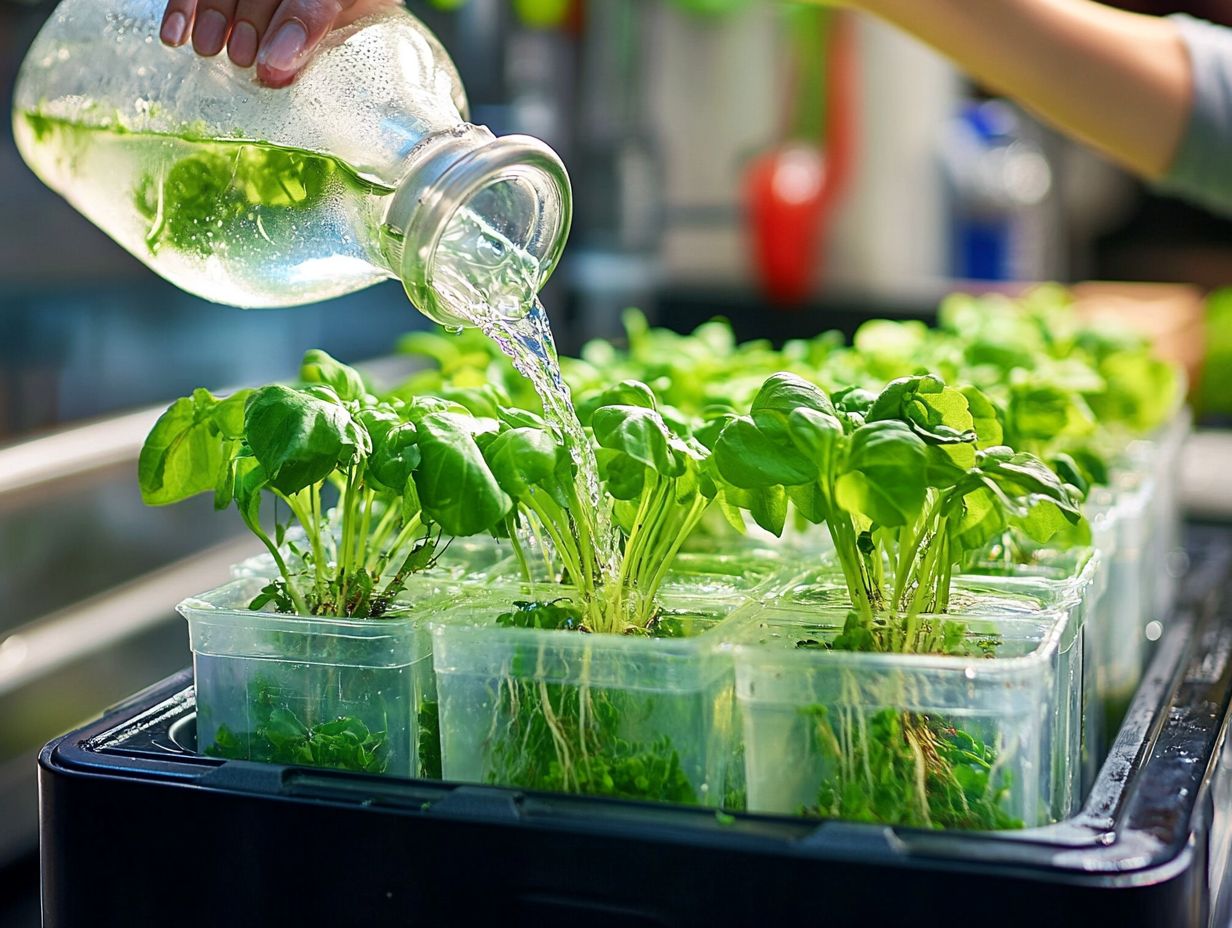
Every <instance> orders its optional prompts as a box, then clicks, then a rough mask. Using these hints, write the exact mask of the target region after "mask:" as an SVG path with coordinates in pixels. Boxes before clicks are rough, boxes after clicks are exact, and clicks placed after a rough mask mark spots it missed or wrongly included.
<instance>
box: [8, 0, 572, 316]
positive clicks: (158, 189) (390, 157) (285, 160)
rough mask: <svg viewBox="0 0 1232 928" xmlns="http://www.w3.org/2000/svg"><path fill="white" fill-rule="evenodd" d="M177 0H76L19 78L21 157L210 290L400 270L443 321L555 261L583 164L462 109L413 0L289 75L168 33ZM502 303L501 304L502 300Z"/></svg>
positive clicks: (287, 290) (98, 219)
mask: <svg viewBox="0 0 1232 928" xmlns="http://www.w3.org/2000/svg"><path fill="white" fill-rule="evenodd" d="M165 7H166V3H165V2H164V0H63V2H62V3H61V4H60V5H59V7H57V9H56V10H55V12H54V13H53V14H52V16H51V17H50V19H48V21H47V24H46V25H45V26H44V27H43V29H42V30H41V31H40V32H39V34H38V37H37V38H36V39H35V41H34V43H33V45H32V46H31V49H30V52H29V54H28V56H27V57H26V60H25V63H24V64H23V65H22V68H21V72H20V75H19V77H18V81H17V85H16V91H15V99H14V106H13V129H14V135H15V138H16V141H17V146H18V149H19V150H20V151H21V154H22V157H23V158H24V159H25V161H26V163H27V164H28V165H30V167H31V168H32V169H33V170H34V172H35V173H36V174H38V176H39V177H40V178H41V179H42V180H43V181H44V182H45V183H47V184H48V186H50V187H51V188H52V189H54V190H55V191H57V192H58V193H60V194H62V195H63V196H64V197H65V198H66V199H67V200H68V201H69V202H70V203H71V204H72V205H73V206H75V207H76V208H77V209H79V210H80V211H81V212H82V213H83V214H85V216H86V217H87V218H89V219H90V220H91V221H92V222H94V223H95V224H96V225H98V226H99V227H100V228H102V229H103V230H104V231H105V232H106V233H107V234H108V235H110V236H111V237H112V238H114V239H115V240H116V241H117V242H119V243H120V244H121V245H122V246H123V247H124V248H126V249H127V250H128V251H129V252H131V253H132V254H133V255H134V256H135V257H136V258H138V259H139V260H141V261H142V262H144V263H145V264H147V265H148V266H149V267H150V268H152V269H153V270H154V271H156V272H157V273H159V274H161V275H162V276H163V277H165V278H167V279H168V280H170V281H171V282H172V283H174V284H176V285H177V286H179V287H181V288H183V289H184V290H187V291H189V292H190V293H195V294H197V295H198V296H201V297H203V298H204V299H207V300H212V301H215V302H221V303H229V304H231V305H235V306H294V305H298V304H302V303H308V302H314V301H317V300H323V299H328V298H330V297H335V296H340V295H342V294H344V293H350V292H352V291H355V290H359V289H362V288H364V287H367V286H370V285H372V284H374V283H378V282H379V281H382V280H384V279H386V278H390V277H395V278H400V279H401V280H402V282H403V284H404V285H405V286H406V289H407V293H408V295H409V296H410V298H411V301H412V302H413V303H414V304H415V305H416V306H417V307H418V308H419V309H420V310H421V311H422V312H423V313H424V314H426V315H428V316H429V317H431V318H432V319H434V320H436V321H437V322H441V323H443V324H446V325H463V324H467V323H468V321H470V320H469V319H468V318H465V317H462V316H459V315H458V312H457V309H456V306H455V305H454V304H453V303H452V302H451V298H448V297H445V296H442V293H443V292H446V293H447V292H448V291H450V290H452V289H454V288H456V287H457V286H458V285H459V284H460V283H462V282H465V283H467V284H468V286H469V285H473V287H474V289H476V290H478V291H479V296H480V297H481V298H482V299H484V300H486V301H487V302H488V305H490V306H493V307H497V306H498V305H500V306H501V307H504V306H505V303H506V301H507V299H513V298H516V299H517V300H518V305H517V307H510V312H509V313H508V314H509V315H522V314H524V313H525V312H526V311H527V310H528V309H529V307H528V306H527V305H525V301H526V300H527V299H528V298H533V297H534V295H535V294H536V293H538V291H539V289H540V288H541V287H542V285H543V283H544V282H545V281H546V280H547V278H548V276H549V275H550V274H551V272H552V270H553V269H554V268H555V266H556V263H557V261H558V260H559V257H560V254H561V251H562V249H563V247H564V243H565V239H566V237H567V235H568V231H569V224H570V217H571V209H572V206H571V191H570V186H569V179H568V176H567V174H566V172H565V169H564V166H563V165H562V164H561V162H560V159H559V158H558V157H557V156H556V155H555V153H553V152H552V151H551V150H550V149H549V148H548V147H547V146H546V145H544V144H543V143H542V142H539V141H537V140H535V139H531V138H527V137H523V136H508V137H505V138H500V139H498V138H495V137H494V136H493V135H492V133H491V132H489V131H488V130H487V129H484V128H481V127H478V126H474V125H470V124H469V123H467V122H466V121H465V120H466V115H467V103H466V96H465V93H464V92H463V89H462V85H461V82H460V80H459V78H458V74H457V71H456V70H455V68H454V66H453V64H452V62H451V61H450V60H449V56H448V55H447V54H446V52H445V51H444V49H443V48H442V47H441V45H440V43H439V42H438V41H437V40H436V38H435V37H434V36H432V35H431V33H429V32H428V30H427V29H426V28H425V27H424V26H423V24H422V23H420V22H419V20H417V19H416V18H415V17H414V16H412V15H411V14H410V13H408V12H407V11H406V10H405V9H403V8H402V7H401V6H397V5H389V6H388V7H386V8H384V9H383V10H382V11H381V12H379V13H376V14H373V15H371V16H369V17H366V18H364V19H361V20H359V21H358V22H356V23H354V24H352V25H350V26H348V27H346V28H344V29H339V30H336V31H335V32H333V33H332V34H331V35H330V36H329V37H327V39H326V40H325V42H324V43H323V45H322V46H321V49H320V51H319V52H318V54H316V55H315V56H314V57H313V60H312V61H311V62H309V63H308V65H307V66H306V67H305V68H304V69H303V71H302V73H301V74H300V75H299V76H298V78H297V79H296V80H295V82H294V83H293V84H292V85H291V86H290V87H288V88H284V89H279V90H273V89H270V88H266V87H262V86H260V85H258V84H257V83H256V81H255V80H254V78H253V76H252V73H251V71H242V70H240V69H238V68H236V67H235V66H234V65H232V64H231V62H230V61H228V60H227V58H226V56H225V55H221V56H217V57H215V58H202V57H200V56H198V55H196V54H194V53H193V50H192V49H191V48H187V47H182V48H168V47H166V46H164V45H163V44H162V43H161V42H160V41H159V27H160V23H161V19H162V13H163V10H164V9H165ZM501 311H502V312H504V309H503V308H502V309H501Z"/></svg>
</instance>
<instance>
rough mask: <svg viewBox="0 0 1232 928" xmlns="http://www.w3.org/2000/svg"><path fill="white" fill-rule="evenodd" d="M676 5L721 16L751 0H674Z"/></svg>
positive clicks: (744, 5)
mask: <svg viewBox="0 0 1232 928" xmlns="http://www.w3.org/2000/svg"><path fill="white" fill-rule="evenodd" d="M674 2H675V4H676V6H678V7H681V8H682V9H685V10H688V11H689V12H690V13H705V14H707V15H713V16H721V15H723V14H724V13H732V12H735V11H736V10H739V9H743V8H744V7H746V6H748V5H749V0H674Z"/></svg>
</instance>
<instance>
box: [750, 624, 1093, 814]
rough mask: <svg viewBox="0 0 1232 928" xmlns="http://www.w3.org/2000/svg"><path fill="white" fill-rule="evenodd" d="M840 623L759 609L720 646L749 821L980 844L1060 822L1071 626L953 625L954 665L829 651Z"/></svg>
mask: <svg viewBox="0 0 1232 928" xmlns="http://www.w3.org/2000/svg"><path fill="white" fill-rule="evenodd" d="M846 618H847V611H846V610H829V611H818V610H808V609H800V608H783V607H770V608H766V609H763V610H760V611H758V612H756V613H753V614H751V615H748V616H746V617H745V618H744V619H743V621H742V622H741V623H740V626H739V628H738V630H736V632H735V634H734V635H733V637H732V641H733V643H734V644H735V649H734V651H735V668H736V694H737V703H738V712H739V715H740V716H741V719H742V723H743V736H744V752H745V772H746V777H747V781H748V806H749V809H750V810H752V811H756V812H772V813H777V814H802V813H803V814H812V815H822V816H826V817H832V816H837V817H848V818H852V817H854V818H857V819H861V820H873V821H881V822H883V823H885V824H913V825H917V826H920V827H942V826H945V827H968V828H971V827H975V828H981V829H989V828H1013V827H1023V826H1024V825H1025V826H1033V825H1042V824H1046V823H1048V822H1051V821H1055V820H1057V819H1058V818H1060V817H1063V816H1065V815H1068V814H1069V813H1070V812H1071V811H1072V808H1073V804H1074V802H1075V800H1076V797H1077V792H1078V788H1079V783H1080V779H1079V777H1080V769H1079V757H1080V753H1079V747H1080V737H1081V715H1080V713H1081V688H1082V679H1081V672H1082V648H1081V636H1080V635H1079V634H1076V632H1075V629H1074V627H1073V625H1072V624H1071V614H1070V613H1069V612H1048V611H1038V612H1036V613H1033V614H1019V615H1012V614H1003V615H985V616H983V617H981V618H978V619H976V618H966V619H964V620H963V621H964V622H965V624H966V625H967V642H968V643H969V650H970V652H971V653H970V656H962V657H948V656H936V655H915V654H898V653H873V652H858V651H832V650H829V649H828V647H827V646H828V645H829V644H830V643H831V642H832V641H833V640H834V639H835V638H836V637H837V636H838V634H839V633H840V632H841V631H842V629H843V624H844V622H845V620H846ZM951 620H952V617H951V616H935V617H929V616H922V617H920V621H933V622H936V623H942V622H946V621H951Z"/></svg>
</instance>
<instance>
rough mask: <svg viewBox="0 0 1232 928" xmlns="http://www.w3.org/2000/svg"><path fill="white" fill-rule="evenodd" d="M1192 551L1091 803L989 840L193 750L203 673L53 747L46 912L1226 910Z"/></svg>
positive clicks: (1223, 565)
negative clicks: (1177, 598) (196, 691)
mask: <svg viewBox="0 0 1232 928" xmlns="http://www.w3.org/2000/svg"><path fill="white" fill-rule="evenodd" d="M1194 537H1195V546H1194V547H1193V549H1192V551H1193V554H1194V558H1193V560H1194V568H1193V570H1192V571H1191V573H1190V576H1189V577H1188V580H1187V582H1186V584H1185V590H1184V595H1183V597H1182V603H1181V606H1180V608H1179V609H1178V611H1177V613H1176V614H1175V615H1174V616H1173V617H1172V618H1171V620H1170V621H1169V622H1168V624H1167V630H1166V632H1165V634H1164V637H1163V639H1162V640H1161V641H1160V642H1159V645H1158V647H1157V649H1156V652H1155V654H1154V656H1153V659H1152V663H1151V665H1150V668H1149V670H1148V673H1147V676H1146V678H1145V680H1144V682H1143V684H1142V686H1141V687H1140V689H1139V692H1138V694H1137V697H1136V698H1135V701H1134V703H1133V705H1132V707H1131V709H1130V712H1129V715H1128V717H1127V719H1126V722H1125V724H1124V726H1123V728H1122V730H1121V732H1120V735H1119V737H1118V739H1117V741H1116V743H1115V745H1114V747H1113V750H1112V752H1111V754H1110V755H1109V757H1108V759H1107V760H1106V762H1105V764H1104V766H1103V768H1102V771H1101V773H1100V775H1099V777H1098V780H1097V782H1096V784H1095V786H1094V788H1093V789H1092V791H1091V793H1090V795H1089V797H1088V799H1087V802H1086V805H1085V807H1084V809H1083V811H1082V812H1081V813H1080V814H1079V815H1077V816H1076V817H1074V818H1072V819H1070V820H1068V821H1065V822H1062V823H1060V824H1058V825H1055V826H1050V827H1048V828H1042V829H1034V830H1029V831H1021V832H1012V833H1009V832H1007V833H998V834H970V833H954V832H949V833H942V832H925V831H915V830H910V829H900V828H884V827H876V826H869V825H856V824H848V823H842V822H818V821H806V820H799V819H787V818H773V817H766V816H755V815H734V816H728V815H725V814H719V815H716V814H715V813H714V812H713V811H702V810H697V809H687V808H677V807H669V806H656V805H650V804H639V803H627V802H614V801H605V800H598V799H583V798H576V797H566V796H557V795H546V794H536V793H528V792H521V791H515V790H505V789H498V788H492V787H479V786H465V785H454V784H442V783H434V782H427V781H416V780H399V779H391V778H380V777H372V776H365V775H359V774H348V773H340V772H339V773H335V772H330V771H319V770H306V769H301V768H293V767H280V766H274V765H261V764H253V763H246V762H239V761H222V760H217V759H214V758H209V757H203V756H199V755H197V754H196V753H194V750H193V747H194V743H195V735H194V728H193V726H194V707H193V693H192V688H191V682H192V681H191V675H190V674H189V673H188V672H187V671H185V672H184V673H181V674H179V675H177V676H175V677H172V678H171V679H169V680H167V681H165V682H164V683H162V684H160V685H159V686H157V687H154V688H152V689H150V690H147V691H146V692H144V693H141V694H140V695H138V696H136V697H134V698H133V699H131V700H130V701H128V702H126V703H124V704H122V705H120V706H117V707H116V708H114V709H113V710H111V711H109V712H108V713H107V714H106V715H104V717H103V718H102V719H100V720H99V721H97V722H95V723H93V724H91V725H88V726H86V727H84V728H82V729H80V730H78V731H75V732H72V733H71V734H68V735H65V736H64V737H62V738H60V739H58V740H56V741H54V742H52V743H51V744H49V745H48V746H47V747H46V748H45V749H44V750H43V752H42V755H41V757H40V772H39V779H40V787H41V790H40V794H41V837H42V881H43V885H42V892H43V907H44V919H45V921H44V924H45V925H46V926H48V928H69V926H72V928H77V926H91V928H94V926H109V925H116V926H124V928H133V926H152V925H169V926H170V925H175V926H210V928H216V926H222V925H226V926H247V925H253V926H257V925H259V926H263V928H272V926H282V925H288V926H291V925H294V926H297V928H307V926H317V925H319V926H329V928H342V926H364V928H383V926H399V928H405V926H411V925H476V924H479V925H482V924H490V925H497V926H502V928H504V926H520V925H527V926H535V928H546V926H554V925H568V926H570V928H578V926H607V925H629V926H651V925H698V926H707V928H713V926H726V925H733V926H737V925H739V926H747V925H766V926H771V925H788V924H792V925H796V924H800V925H803V924H817V925H825V926H827V928H845V926H853V928H854V926H858V928H881V926H891V925H903V926H912V928H926V926H945V928H954V926H955V925H972V924H977V925H978V924H986V925H990V926H991V925H996V926H998V928H1009V926H1018V925H1021V926H1030V928H1039V926H1041V925H1045V926H1048V928H1062V926H1069V925H1073V926H1082V928H1090V926H1093V925H1116V926H1118V928H1131V926H1144V928H1145V926H1150V928H1183V926H1207V925H1211V926H1215V925H1217V926H1219V928H1226V926H1227V925H1228V924H1229V919H1230V917H1232V906H1230V905H1229V890H1228V887H1229V881H1228V879H1227V875H1228V872H1229V868H1230V867H1232V860H1230V851H1232V752H1229V751H1228V750H1227V748H1226V746H1225V735H1226V722H1227V718H1228V710H1229V697H1230V696H1232V661H1230V658H1232V533H1229V532H1228V531H1227V530H1219V529H1213V530H1205V531H1201V532H1198V533H1196V534H1195V536H1194Z"/></svg>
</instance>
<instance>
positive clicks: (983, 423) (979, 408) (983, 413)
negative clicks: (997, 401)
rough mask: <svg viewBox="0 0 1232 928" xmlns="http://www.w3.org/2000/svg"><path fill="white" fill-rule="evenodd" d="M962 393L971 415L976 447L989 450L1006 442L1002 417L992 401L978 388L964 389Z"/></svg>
mask: <svg viewBox="0 0 1232 928" xmlns="http://www.w3.org/2000/svg"><path fill="white" fill-rule="evenodd" d="M961 392H962V395H963V397H964V398H965V399H966V401H967V409H968V410H969V412H970V413H971V422H972V427H973V428H974V429H975V444H976V447H977V448H989V447H992V446H993V445H999V444H1001V443H1002V442H1004V441H1005V430H1004V429H1003V428H1002V426H1001V415H1000V412H999V411H998V409H997V407H996V406H995V405H994V404H993V402H992V400H990V399H989V398H988V397H987V395H985V393H984V392H983V391H982V390H980V389H978V388H976V387H971V386H967V387H962V388H961Z"/></svg>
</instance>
